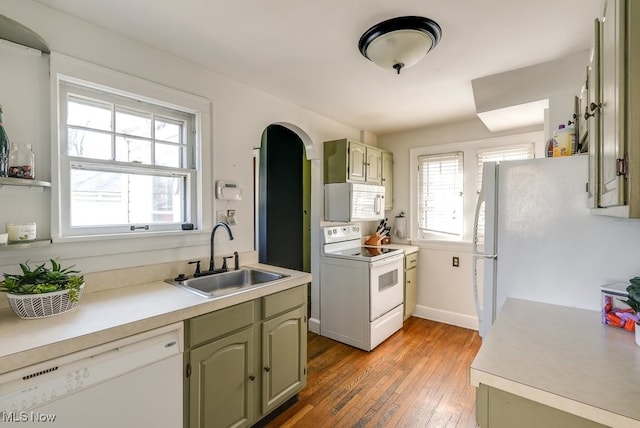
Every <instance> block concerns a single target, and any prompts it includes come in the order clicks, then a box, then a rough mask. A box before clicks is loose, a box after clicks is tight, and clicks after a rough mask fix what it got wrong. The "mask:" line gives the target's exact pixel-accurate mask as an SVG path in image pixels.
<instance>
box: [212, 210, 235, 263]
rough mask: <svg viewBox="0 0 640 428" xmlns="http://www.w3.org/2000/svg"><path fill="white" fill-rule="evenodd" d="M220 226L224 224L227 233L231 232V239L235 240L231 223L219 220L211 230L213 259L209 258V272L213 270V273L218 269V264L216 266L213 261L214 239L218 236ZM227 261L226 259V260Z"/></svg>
mask: <svg viewBox="0 0 640 428" xmlns="http://www.w3.org/2000/svg"><path fill="white" fill-rule="evenodd" d="M220 226H222V227H224V228H225V229H227V233H228V234H229V239H230V240H231V241H233V233H231V228H229V225H228V224H227V223H224V222H222V221H221V222H219V223H216V225H215V226H213V230H212V231H211V259H210V260H209V272H211V273H215V270H216V269H215V268H216V266H215V263H214V261H213V260H214V259H213V239H214V238H215V236H216V230H218V228H219V227H220ZM225 261H226V260H225ZM224 267H226V263H225V265H224V266H223V268H224ZM220 271H221V272H224V271H223V270H222V269H221V270H220Z"/></svg>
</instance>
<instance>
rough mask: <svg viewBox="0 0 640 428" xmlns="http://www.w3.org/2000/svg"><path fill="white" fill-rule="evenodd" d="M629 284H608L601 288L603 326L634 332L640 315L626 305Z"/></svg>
mask: <svg viewBox="0 0 640 428" xmlns="http://www.w3.org/2000/svg"><path fill="white" fill-rule="evenodd" d="M628 286H629V284H621V283H620V284H608V285H603V286H601V287H600V294H601V296H602V302H601V303H602V324H605V325H608V326H611V327H617V328H622V329H624V330H627V331H629V332H634V331H635V329H636V323H637V322H638V320H639V319H640V315H639V314H638V313H637V312H636V311H634V310H633V309H631V308H630V307H629V305H627V304H626V303H625V301H626V300H627V298H628V297H629V293H627V287H628Z"/></svg>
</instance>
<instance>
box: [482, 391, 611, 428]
mask: <svg viewBox="0 0 640 428" xmlns="http://www.w3.org/2000/svg"><path fill="white" fill-rule="evenodd" d="M476 421H477V423H478V425H479V426H480V428H513V427H518V428H606V425H601V424H599V423H597V422H593V421H590V420H588V419H584V418H581V417H580V416H576V415H572V414H571V413H567V412H563V411H562V410H558V409H556V408H553V407H549V406H547V405H544V404H541V403H538V402H536V401H532V400H528V399H526V398H523V397H520V396H519V395H514V394H510V393H508V392H505V391H502V390H500V389H496V388H492V387H490V386H486V385H483V384H481V385H480V386H479V387H478V389H477V390H476Z"/></svg>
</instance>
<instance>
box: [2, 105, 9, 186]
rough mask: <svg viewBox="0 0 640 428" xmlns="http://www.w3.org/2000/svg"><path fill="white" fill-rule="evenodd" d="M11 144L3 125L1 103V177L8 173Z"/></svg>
mask: <svg viewBox="0 0 640 428" xmlns="http://www.w3.org/2000/svg"><path fill="white" fill-rule="evenodd" d="M9 146H10V144H9V136H8V135H7V132H6V131H5V130H4V126H3V125H2V105H0V177H6V176H7V175H8V169H9V165H8V162H9Z"/></svg>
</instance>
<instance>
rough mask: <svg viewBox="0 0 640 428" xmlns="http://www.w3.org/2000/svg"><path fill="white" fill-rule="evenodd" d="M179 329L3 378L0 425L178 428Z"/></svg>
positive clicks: (180, 380) (162, 330) (143, 335)
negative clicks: (8, 423)
mask: <svg viewBox="0 0 640 428" xmlns="http://www.w3.org/2000/svg"><path fill="white" fill-rule="evenodd" d="M182 338H183V330H182V323H178V324H173V325H169V326H166V327H162V328H159V329H156V330H152V331H149V332H145V333H141V334H138V335H136V336H131V337H128V338H125V339H122V340H117V341H114V342H110V343H107V344H104V345H100V346H97V347H94V348H91V349H87V350H84V351H80V352H77V353H74V354H71V355H66V356H63V357H59V358H55V359H52V360H49V361H46V362H43V363H40V364H37V365H34V366H30V367H26V368H22V369H18V370H15V371H12V372H8V373H3V374H2V375H0V424H1V423H5V422H19V425H20V426H21V427H31V426H34V427H35V426H44V425H47V426H48V425H51V426H60V427H64V428H86V427H92V428H111V427H121V428H126V427H130V428H139V427H145V426H152V427H166V428H175V427H181V426H182V424H183V413H182V400H183V395H182V384H183V376H182V373H183V370H182V366H183V363H182V361H183V340H182Z"/></svg>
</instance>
